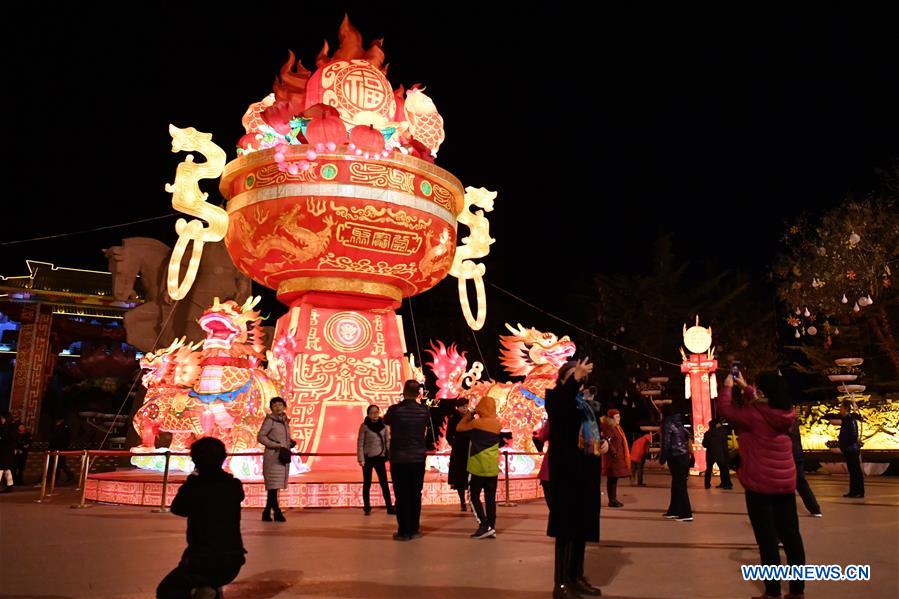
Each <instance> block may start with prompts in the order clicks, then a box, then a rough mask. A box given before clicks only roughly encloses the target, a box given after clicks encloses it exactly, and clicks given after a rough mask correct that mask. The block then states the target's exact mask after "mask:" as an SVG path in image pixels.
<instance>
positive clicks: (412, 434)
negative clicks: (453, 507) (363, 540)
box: [384, 379, 431, 541]
mask: <svg viewBox="0 0 899 599" xmlns="http://www.w3.org/2000/svg"><path fill="white" fill-rule="evenodd" d="M420 395H421V384H420V383H419V382H418V381H416V380H414V379H409V380H408V381H406V382H405V383H404V384H403V400H402V401H401V402H399V403H396V404H393V405H392V406H390V407H389V408H387V413H386V414H384V424H386V425H387V426H389V427H390V477H391V478H392V479H393V496H394V498H395V499H396V523H397V531H396V533H395V534H394V535H393V539H394V540H395V541H411V540H413V539H418V538H420V537H421V530H420V524H421V490H422V488H423V486H424V480H425V458H426V457H427V456H426V454H427V446H426V441H425V435H426V432H427V428H428V422H429V421H430V419H431V413H430V412H429V411H428V408H427V407H425V406H423V405H422V404H420V403H418V398H419V396H420Z"/></svg>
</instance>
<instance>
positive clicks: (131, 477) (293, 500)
mask: <svg viewBox="0 0 899 599" xmlns="http://www.w3.org/2000/svg"><path fill="white" fill-rule="evenodd" d="M185 478H186V475H184V474H181V473H178V474H174V473H173V474H171V475H170V476H169V486H168V491H167V493H166V495H167V497H166V504H167V505H170V504H171V502H172V499H173V498H174V497H175V493H177V492H178V488H179V487H180V486H181V484H182V483H183V482H184V479H185ZM243 488H244V493H245V494H246V499H245V500H244V503H243V506H244V507H250V508H263V507H265V500H266V491H265V484H264V483H263V482H262V479H255V480H244V481H243ZM392 493H393V491H392V489H391V494H392ZM509 496H510V497H509V499H510V501H526V500H528V499H539V498H541V497H543V487H541V486H540V481H539V480H537V473H536V472H535V473H534V474H532V475H525V476H515V475H513V476H512V477H511V478H510V479H509ZM85 499H87V500H88V501H98V502H102V503H113V504H120V505H145V506H148V507H159V504H160V502H161V501H162V474H161V473H158V472H148V471H145V470H138V469H127V470H118V471H116V472H97V473H93V474H89V475H88V477H87V485H86V488H85ZM505 499H506V496H505V480H504V479H503V477H502V476H500V478H499V482H498V484H497V489H496V500H497V502H498V503H499V502H503V501H505ZM371 502H372V505H373V506H382V505H384V501H383V499H382V497H381V490H380V487H378V482H377V476H375V480H374V481H373V483H372V490H371ZM458 502H459V495H458V494H457V493H456V491H454V490H453V489H450V487H449V485H448V484H447V483H446V475H445V474H440V473H438V472H426V473H425V484H424V489H423V490H422V504H423V505H455V504H457V503H458ZM280 503H281V507H285V508H337V507H362V471H361V469H360V470H359V472H358V473H353V472H346V471H344V472H339V471H332V472H328V471H321V472H320V471H313V472H309V473H307V474H303V475H299V476H292V477H290V481H289V485H288V488H287V489H285V490H282V491H281V494H280Z"/></svg>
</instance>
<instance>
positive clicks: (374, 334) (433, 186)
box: [167, 19, 496, 468]
mask: <svg viewBox="0 0 899 599" xmlns="http://www.w3.org/2000/svg"><path fill="white" fill-rule="evenodd" d="M383 58H384V55H383V52H382V51H381V48H380V43H379V42H378V43H375V44H373V45H371V46H370V47H368V48H363V46H362V40H361V36H360V35H359V33H358V31H356V30H355V29H354V28H353V27H352V25H350V23H349V21H348V20H346V19H345V20H344V22H343V24H342V25H341V29H340V48H339V49H338V50H337V51H336V52H335V53H334V54H333V55H329V53H328V48H327V45H325V47H324V48H323V49H322V52H321V54H320V55H319V57H318V59H317V61H316V62H317V66H318V68H317V70H316V71H315V72H309V71H307V70H306V69H305V68H303V66H302V65H301V64H300V63H299V62H294V59H293V55H292V54H291V56H290V58H289V60H288V62H287V63H286V64H285V65H284V68H282V70H281V75H280V77H279V78H278V80H277V81H276V83H275V89H274V94H273V95H270V96H268V97H266V98H265V99H263V100H262V101H260V102H257V103H255V104H253V105H251V106H250V108H249V109H248V110H247V113H246V114H245V115H244V118H243V124H244V127H245V128H246V130H247V133H246V135H244V136H243V137H242V138H241V140H240V142H239V146H240V147H239V148H238V154H239V156H238V158H237V159H236V160H233V161H231V162H230V163H228V164H227V165H225V164H224V152H222V151H221V150H220V149H219V148H218V147H217V146H215V144H213V143H212V141H211V136H209V135H208V134H204V133H200V132H198V131H195V130H193V129H178V128H176V127H171V133H172V138H173V142H172V146H173V150H174V151H179V150H182V149H186V150H199V151H200V152H201V153H203V154H204V155H205V156H206V157H207V162H205V163H195V162H193V160H192V158H191V157H189V158H188V160H187V161H185V162H183V163H182V164H180V165H179V166H178V171H177V177H176V180H175V183H174V185H171V186H168V187H167V189H168V190H169V191H171V192H172V193H173V200H172V202H173V205H174V206H175V207H176V208H177V209H179V210H181V211H182V212H185V213H187V214H190V215H193V216H197V217H199V218H200V219H203V220H205V221H207V222H208V223H209V225H208V226H204V223H203V222H202V221H201V220H192V221H190V222H186V221H185V220H183V219H181V220H179V222H178V223H177V224H176V231H177V232H178V233H179V235H180V238H179V241H178V244H177V246H176V249H175V252H174V255H173V258H172V262H171V264H170V270H169V291H170V294H171V295H172V297H173V298H175V299H178V298H179V297H182V296H183V294H184V292H185V291H186V289H188V288H189V286H190V283H191V280H192V277H193V273H194V270H192V268H194V266H193V265H194V263H195V262H198V261H199V256H200V253H201V252H202V245H203V243H204V242H211V241H216V240H219V239H222V238H224V240H225V244H226V246H227V248H228V251H229V253H230V254H231V257H232V259H233V261H234V264H235V265H236V266H237V268H238V269H239V270H241V271H242V272H243V273H245V274H246V275H247V276H249V277H251V278H252V279H253V280H254V281H256V282H258V283H261V284H262V285H265V286H266V287H269V288H272V289H274V290H276V292H277V295H278V298H279V299H280V300H281V301H282V302H284V303H285V304H287V305H288V306H289V307H290V309H289V311H288V313H287V314H286V315H285V316H284V317H282V318H281V319H280V320H279V321H278V323H277V327H276V331H275V338H274V345H273V348H272V351H271V354H270V356H269V369H270V370H271V371H272V372H273V376H275V378H276V380H278V381H279V385H280V387H281V393H282V395H283V396H284V397H285V398H286V399H287V400H288V405H289V408H288V409H289V413H290V416H291V422H292V426H293V431H292V433H293V435H294V436H295V438H296V439H297V441H298V442H299V447H298V450H299V451H301V452H317V453H323V452H325V453H327V452H346V451H348V450H352V449H353V448H354V447H355V435H356V431H357V428H358V423H359V421H360V420H361V418H362V417H363V416H364V412H365V408H366V406H367V405H368V404H371V403H375V404H378V405H380V406H381V407H382V409H384V408H386V407H387V406H388V405H389V404H391V403H395V402H396V401H398V400H399V398H400V392H401V389H402V384H403V381H404V379H405V378H408V377H409V376H410V371H409V368H408V364H407V363H406V362H405V358H404V355H403V354H404V343H403V332H402V322H401V321H400V319H399V318H398V317H397V316H396V314H395V313H394V310H395V309H396V308H398V307H399V306H400V303H401V301H402V299H403V298H405V297H411V296H413V295H416V294H419V293H422V292H424V291H427V290H428V289H430V288H431V287H433V286H434V285H436V284H437V283H438V282H440V281H441V280H442V279H443V278H444V277H445V276H446V275H447V274H452V275H453V276H455V277H457V278H458V279H459V290H460V299H461V300H462V308H463V313H464V314H465V317H466V319H467V321H468V322H469V324H470V325H471V326H472V327H473V328H480V327H481V326H482V325H483V322H484V317H485V303H484V302H485V300H484V286H483V275H484V266H483V265H482V264H479V263H476V262H474V260H476V259H478V258H480V257H483V256H485V255H486V254H487V253H488V252H489V245H490V244H491V243H492V242H493V240H492V239H491V238H490V235H489V223H488V221H487V218H486V217H485V216H484V211H488V212H489V211H491V210H492V209H493V200H494V198H495V197H496V194H495V193H493V192H489V191H487V190H484V189H473V188H468V189H467V190H463V187H462V184H461V183H460V182H459V180H458V179H456V178H455V177H454V176H453V175H452V174H450V173H449V172H447V171H446V170H444V169H442V168H440V167H437V166H435V165H434V164H433V160H434V157H435V156H436V153H437V150H438V148H439V146H440V144H441V143H442V142H443V139H444V134H443V119H442V117H440V115H439V114H438V113H437V111H436V108H435V107H434V103H433V102H432V101H431V100H430V98H428V97H427V96H425V95H424V93H423V91H422V90H421V89H418V88H413V89H410V90H409V91H408V92H407V94H406V98H405V101H404V99H403V96H402V91H403V90H402V88H400V89H399V90H396V91H394V90H393V89H392V87H391V86H390V83H389V82H388V80H387V78H386V76H385V71H386V69H385V68H382V63H383ZM222 173H223V174H222ZM219 174H222V176H221V182H220V185H219V189H220V191H221V193H222V194H223V195H224V196H225V198H226V199H227V200H228V204H227V210H222V209H221V208H217V207H215V206H213V205H212V204H210V203H209V202H207V201H206V194H204V193H203V192H202V191H200V189H199V187H198V185H197V182H198V181H199V180H200V179H202V178H215V177H218V175H219ZM473 205H474V206H477V207H480V208H481V209H482V210H478V211H477V212H471V211H469V207H470V206H473ZM457 223H463V224H465V225H467V226H468V228H469V229H470V233H469V235H468V236H466V237H465V238H463V240H462V241H463V245H460V246H459V248H458V249H457V247H456V240H457V226H458V224H457ZM191 241H192V242H193V247H192V252H193V254H192V260H191V261H190V263H191V266H190V267H189V268H188V270H187V273H186V274H185V275H184V279H183V280H182V278H181V276H182V273H181V272H180V270H181V260H182V257H183V255H184V253H185V252H186V251H187V249H188V247H189V244H190V242H191ZM469 279H471V280H472V281H473V282H474V284H475V289H476V291H477V299H476V301H477V304H478V305H477V309H476V311H475V313H472V310H471V307H470V306H469V302H468V297H467V286H466V282H467V281H468V280H469ZM310 463H312V462H310ZM322 466H327V467H328V468H344V467H346V468H349V467H355V462H354V461H353V460H339V459H338V460H327V459H325V458H322V459H321V460H319V461H318V462H317V467H322Z"/></svg>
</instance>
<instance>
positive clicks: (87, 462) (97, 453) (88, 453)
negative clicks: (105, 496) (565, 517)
mask: <svg viewBox="0 0 899 599" xmlns="http://www.w3.org/2000/svg"><path fill="white" fill-rule="evenodd" d="M133 455H139V456H142V457H144V456H146V457H160V456H161V457H164V458H165V466H164V468H163V473H162V500H161V501H160V503H159V507H158V508H156V509H154V510H153V511H154V512H158V513H167V512H168V511H169V508H168V507H167V506H166V503H167V500H168V487H169V464H170V462H171V458H172V456H189V455H190V453H189V452H186V451H180V452H177V451H160V452H154V453H139V454H133V453H131V452H130V451H127V450H99V449H98V450H92V449H85V450H82V451H48V452H46V458H45V460H44V473H43V475H42V477H41V492H40V497H38V499H36V500H35V502H36V503H47V502H48V501H49V500H50V498H51V497H53V495H54V494H55V491H56V472H57V469H58V467H59V458H60V457H63V458H65V457H66V456H73V457H74V456H81V468H80V471H79V473H78V485H77V486H76V487H75V490H76V491H80V495H81V497H80V500H79V502H78V503H77V504H76V505H72V506H71V507H72V508H76V509H82V508H85V507H87V504H86V493H87V477H88V474H89V473H90V467H91V460H92V459H93V458H98V457H131V456H133ZM226 455H227V456H228V457H232V456H241V457H256V456H261V455H264V452H262V451H254V452H247V453H229V454H226ZM291 455H294V456H297V457H301V458H307V457H357V454H356V453H300V452H291ZM427 455H428V456H448V455H450V454H449V453H447V452H437V451H429V452H427ZM501 455H502V456H503V460H504V466H505V468H504V473H505V476H504V477H503V484H504V485H505V501H503V502H502V503H499V504H497V505H498V506H500V507H516V505H517V504H515V503H512V501H511V500H510V499H509V497H510V495H509V456H518V455H540V456H542V455H544V454H542V453H538V452H527V451H509V452H501ZM51 458H52V463H53V465H52V467H51V465H50V463H51ZM48 478H49V483H50V485H49V486H50V488H49V491H48V489H47V482H48Z"/></svg>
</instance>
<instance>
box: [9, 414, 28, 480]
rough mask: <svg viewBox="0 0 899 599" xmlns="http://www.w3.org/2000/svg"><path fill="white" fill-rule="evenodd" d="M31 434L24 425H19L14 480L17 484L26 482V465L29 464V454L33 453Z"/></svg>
mask: <svg viewBox="0 0 899 599" xmlns="http://www.w3.org/2000/svg"><path fill="white" fill-rule="evenodd" d="M31 442H32V439H31V433H29V432H28V429H26V428H25V425H24V424H19V426H18V428H17V430H16V471H15V472H14V473H13V478H15V481H16V483H17V484H20V485H21V484H24V482H25V464H27V463H28V452H29V451H31Z"/></svg>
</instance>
